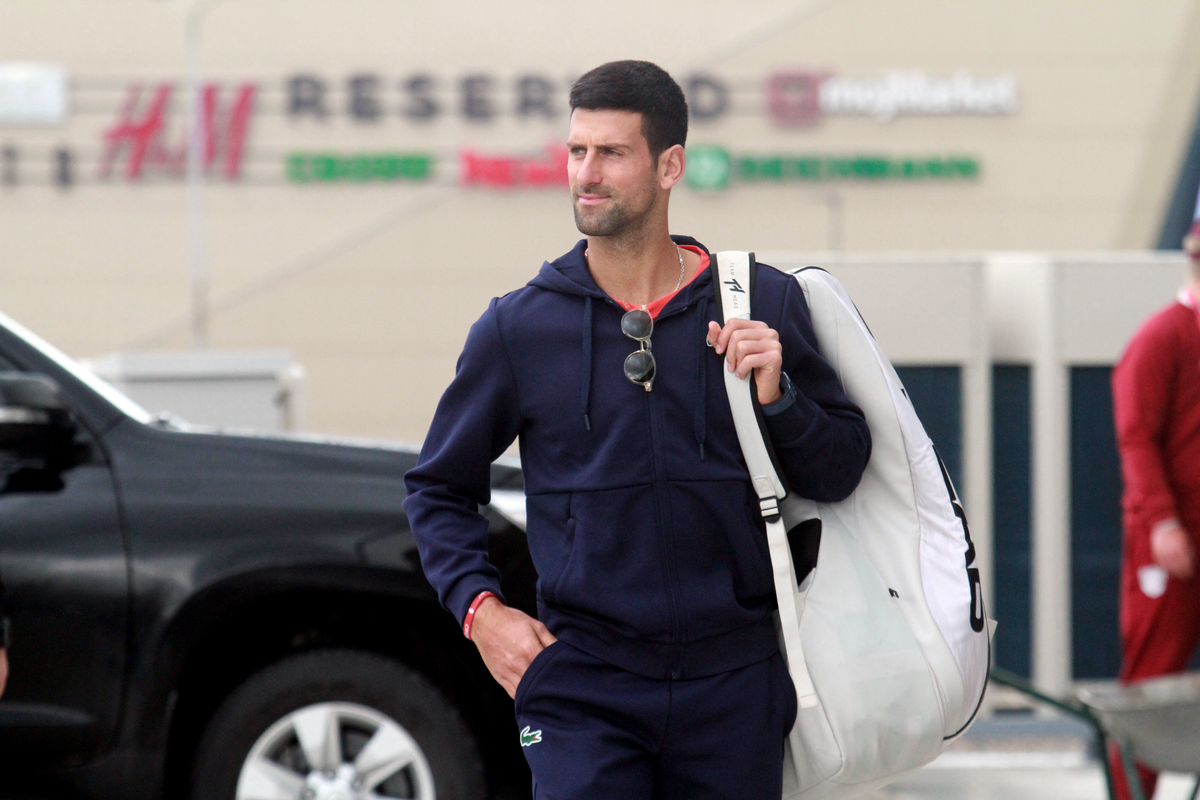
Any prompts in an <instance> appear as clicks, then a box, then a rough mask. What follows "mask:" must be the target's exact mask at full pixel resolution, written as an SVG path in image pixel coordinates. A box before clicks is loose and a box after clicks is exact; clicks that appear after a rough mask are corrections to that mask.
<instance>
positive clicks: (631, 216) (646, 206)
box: [572, 186, 655, 237]
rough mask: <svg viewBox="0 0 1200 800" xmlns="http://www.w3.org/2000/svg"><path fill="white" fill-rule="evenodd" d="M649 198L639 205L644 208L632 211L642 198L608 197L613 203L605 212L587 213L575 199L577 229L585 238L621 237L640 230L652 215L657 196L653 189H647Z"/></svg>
mask: <svg viewBox="0 0 1200 800" xmlns="http://www.w3.org/2000/svg"><path fill="white" fill-rule="evenodd" d="M647 190H648V191H647V197H646V199H645V200H644V202H642V203H640V204H639V205H641V206H643V207H642V208H638V209H636V210H635V209H631V208H630V206H631V205H632V204H633V203H636V202H637V201H638V200H642V198H640V197H634V198H624V197H620V196H617V195H612V194H610V195H608V197H609V199H610V200H611V203H610V205H609V207H608V208H607V209H606V210H604V211H600V210H598V209H597V210H594V211H591V212H589V211H587V210H585V209H584V208H583V207H582V206H580V205H579V201H578V199H576V198H573V202H572V210H573V211H574V212H575V227H576V228H578V229H579V232H580V233H582V234H583V235H584V236H618V237H619V236H621V235H622V234H625V233H628V232H630V231H633V230H635V229H637V228H640V227H641V225H642V223H644V222H645V220H646V218H647V217H648V216H649V215H650V212H651V210H652V209H653V207H654V201H655V194H654V191H653V188H652V187H650V186H648V187H647Z"/></svg>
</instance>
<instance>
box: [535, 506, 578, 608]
mask: <svg viewBox="0 0 1200 800" xmlns="http://www.w3.org/2000/svg"><path fill="white" fill-rule="evenodd" d="M574 554H575V518H574V517H567V524H566V525H564V526H563V537H562V547H561V549H560V551H559V558H558V559H557V561H556V563H557V565H558V569H557V570H555V571H554V572H553V573H551V574H550V575H549V576H548V580H546V581H545V582H544V583H543V584H542V599H543V600H546V601H548V602H551V603H553V602H555V601H557V600H558V584H559V582H560V581H561V580H562V576H563V575H565V574H566V573H567V570H568V569H569V568H570V566H571V557H572V556H573V555H574Z"/></svg>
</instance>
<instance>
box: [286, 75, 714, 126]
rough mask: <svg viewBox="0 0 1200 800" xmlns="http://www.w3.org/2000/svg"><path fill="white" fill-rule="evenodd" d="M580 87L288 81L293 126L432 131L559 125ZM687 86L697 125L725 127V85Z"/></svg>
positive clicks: (378, 78)
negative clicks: (509, 120) (439, 126)
mask: <svg viewBox="0 0 1200 800" xmlns="http://www.w3.org/2000/svg"><path fill="white" fill-rule="evenodd" d="M572 82H573V80H572V79H567V80H555V79H554V78H553V77H551V76H548V75H541V74H525V75H518V76H517V77H515V78H513V79H511V80H506V79H501V78H499V77H497V76H495V75H490V74H487V73H472V74H468V75H463V76H460V77H457V78H446V77H439V76H437V75H433V74H429V73H417V74H414V75H407V76H404V77H402V78H399V79H397V80H391V79H389V78H387V77H385V76H383V75H380V74H378V73H373V72H363V73H356V74H354V75H350V76H349V77H348V78H346V79H345V82H344V83H340V82H337V81H330V80H329V79H328V78H326V77H323V76H321V75H316V74H312V73H303V74H296V75H292V76H291V77H289V78H288V79H287V81H286V85H287V113H288V116H289V117H291V118H293V119H315V120H323V119H326V118H328V117H330V116H332V115H335V114H344V115H345V116H347V117H349V118H350V119H352V120H354V121H356V122H365V123H377V122H379V121H381V120H383V119H385V118H389V117H399V118H401V119H406V120H408V121H410V122H416V123H429V122H433V121H434V120H437V119H441V118H443V117H446V116H459V117H461V118H462V119H464V120H466V121H468V122H472V123H489V122H493V121H495V120H497V119H500V118H501V117H515V118H517V119H541V120H547V121H554V120H562V119H564V118H565V117H566V116H567V112H568V111H569V110H570V109H569V108H568V105H567V91H568V90H569V89H570V86H571V83H572ZM681 84H682V86H683V89H684V92H685V93H686V94H687V96H688V102H689V104H690V106H691V112H692V116H693V117H694V118H696V119H701V120H709V119H717V118H718V117H721V116H724V115H725V113H726V112H727V111H728V110H729V103H730V88H729V85H728V84H727V83H726V82H725V81H723V80H721V79H719V78H717V77H715V76H712V75H708V74H703V73H697V74H692V75H687V76H685V77H684V78H683V80H682V81H681Z"/></svg>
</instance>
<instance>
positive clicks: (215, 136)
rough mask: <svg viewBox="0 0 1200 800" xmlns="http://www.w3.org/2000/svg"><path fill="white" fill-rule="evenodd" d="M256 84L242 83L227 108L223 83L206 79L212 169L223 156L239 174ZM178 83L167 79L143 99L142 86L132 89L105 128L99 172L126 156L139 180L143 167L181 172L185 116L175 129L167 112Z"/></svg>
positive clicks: (206, 148)
mask: <svg viewBox="0 0 1200 800" xmlns="http://www.w3.org/2000/svg"><path fill="white" fill-rule="evenodd" d="M255 91H256V87H255V85H254V84H252V83H244V84H242V85H241V86H239V87H238V88H237V89H235V90H234V92H233V98H232V100H231V101H230V102H229V103H228V104H227V105H226V106H225V107H224V108H223V107H222V105H221V103H220V94H221V90H220V87H219V86H218V85H217V84H215V83H207V84H204V85H203V86H202V87H201V90H200V125H199V128H200V135H201V137H202V139H203V141H201V142H200V152H201V156H202V158H203V163H204V167H205V168H206V169H208V168H211V167H212V166H213V164H215V163H216V161H217V159H218V158H219V159H221V163H222V167H223V169H222V171H223V172H224V175H225V177H226V178H228V179H230V180H233V179H236V178H237V177H238V176H239V175H240V174H241V168H242V155H243V152H244V147H245V143H246V134H247V131H248V129H249V127H250V115H251V113H252V112H253V110H254V95H255ZM174 93H175V86H174V84H170V83H163V84H159V85H158V86H156V87H154V89H153V91H151V92H149V97H148V99H146V100H144V101H143V91H142V87H141V86H140V85H134V86H131V87H130V88H129V91H128V92H127V93H126V95H125V102H124V103H123V104H122V106H121V109H120V111H119V112H117V120H116V122H114V123H113V124H112V125H111V126H109V128H108V129H106V130H105V131H104V152H103V154H102V155H101V157H100V173H99V174H100V177H101V178H107V177H109V176H110V175H111V174H112V172H113V169H114V168H115V167H116V165H117V163H118V161H120V160H121V159H124V160H125V177H126V178H128V179H129V180H137V179H139V178H141V177H142V174H143V172H159V173H166V174H172V175H182V174H183V172H184V169H185V162H186V160H187V143H188V131H187V130H186V128H187V125H186V122H185V119H186V115H184V114H179V115H177V116H178V124H177V125H176V129H175V130H174V131H170V130H168V125H167V123H168V111H169V109H170V105H171V99H172V96H173V95H174Z"/></svg>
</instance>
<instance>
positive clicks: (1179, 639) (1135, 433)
mask: <svg viewBox="0 0 1200 800" xmlns="http://www.w3.org/2000/svg"><path fill="white" fill-rule="evenodd" d="M1183 246H1184V250H1186V251H1187V253H1188V255H1189V256H1190V257H1191V261H1192V264H1191V268H1192V277H1191V281H1190V282H1189V284H1188V286H1187V287H1185V288H1184V289H1183V290H1181V291H1180V293H1179V297H1178V299H1177V301H1176V302H1174V303H1172V304H1171V305H1170V306H1168V307H1166V308H1164V309H1162V310H1160V311H1158V312H1156V313H1155V314H1154V315H1153V316H1152V317H1150V318H1149V319H1148V320H1146V322H1145V323H1143V324H1142V326H1141V328H1139V329H1138V331H1137V333H1135V334H1134V335H1133V338H1132V339H1131V340H1130V341H1129V344H1128V346H1126V348H1125V352H1124V353H1123V354H1122V356H1121V360H1120V361H1119V362H1117V366H1116V368H1115V369H1114V370H1113V376H1112V384H1113V411H1114V414H1115V417H1116V427H1117V447H1118V449H1119V450H1120V454H1121V476H1122V478H1123V480H1124V484H1125V491H1124V494H1123V496H1122V499H1121V505H1122V509H1123V520H1122V522H1123V527H1124V546H1123V552H1122V558H1121V674H1120V678H1121V681H1122V682H1124V683H1134V682H1137V681H1140V680H1145V679H1146V678H1153V677H1156V676H1159V675H1166V674H1169V673H1172V672H1182V671H1183V670H1184V669H1186V668H1187V666H1188V663H1189V661H1190V660H1191V658H1192V653H1193V651H1194V650H1195V649H1196V645H1197V643H1198V642H1200V577H1197V567H1198V566H1200V565H1198V564H1197V555H1198V553H1200V308H1198V305H1197V298H1200V219H1198V220H1197V221H1196V222H1195V223H1193V225H1192V227H1191V230H1190V231H1188V235H1187V237H1186V238H1185V239H1184V240H1183ZM1109 759H1110V761H1111V762H1112V764H1113V768H1114V770H1115V774H1116V776H1117V778H1118V780H1117V791H1118V794H1119V795H1120V797H1121V798H1122V800H1128V798H1129V790H1128V788H1127V783H1126V779H1125V776H1124V772H1123V770H1122V769H1121V765H1120V761H1119V759H1117V758H1116V754H1115V752H1114V753H1110V754H1109ZM1138 773H1139V776H1140V778H1141V783H1142V788H1143V791H1144V793H1145V795H1146V797H1148V798H1149V797H1151V796H1153V794H1154V787H1155V784H1156V783H1157V778H1158V775H1157V773H1155V772H1154V771H1152V770H1150V769H1147V768H1146V767H1144V766H1142V765H1140V764H1139V765H1138Z"/></svg>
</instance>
